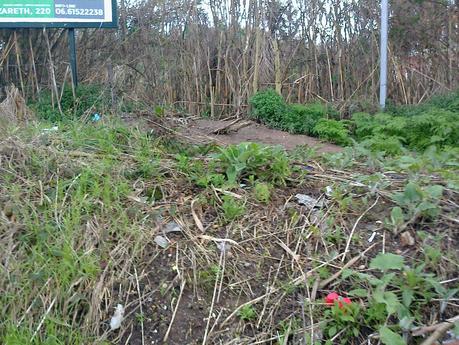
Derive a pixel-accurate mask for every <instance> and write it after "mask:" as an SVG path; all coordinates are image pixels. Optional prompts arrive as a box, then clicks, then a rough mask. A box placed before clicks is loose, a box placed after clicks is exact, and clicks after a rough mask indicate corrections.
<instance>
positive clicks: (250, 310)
mask: <svg viewBox="0 0 459 345" xmlns="http://www.w3.org/2000/svg"><path fill="white" fill-rule="evenodd" d="M238 316H239V318H240V319H241V320H242V321H253V320H255V319H256V317H257V312H256V310H255V308H254V307H253V306H252V305H245V306H243V307H242V308H241V309H240V310H239V312H238Z"/></svg>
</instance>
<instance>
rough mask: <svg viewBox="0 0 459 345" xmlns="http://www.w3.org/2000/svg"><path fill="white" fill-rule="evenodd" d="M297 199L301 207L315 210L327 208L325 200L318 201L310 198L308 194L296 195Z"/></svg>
mask: <svg viewBox="0 0 459 345" xmlns="http://www.w3.org/2000/svg"><path fill="white" fill-rule="evenodd" d="M295 198H296V199H297V202H298V203H299V204H300V205H304V206H306V207H307V208H310V209H313V208H322V207H324V206H325V203H324V202H323V200H317V199H315V198H313V197H310V196H309V195H306V194H297V195H295Z"/></svg>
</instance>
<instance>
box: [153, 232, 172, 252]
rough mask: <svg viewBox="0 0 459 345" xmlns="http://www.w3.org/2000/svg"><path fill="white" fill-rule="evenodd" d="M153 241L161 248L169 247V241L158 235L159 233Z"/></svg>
mask: <svg viewBox="0 0 459 345" xmlns="http://www.w3.org/2000/svg"><path fill="white" fill-rule="evenodd" d="M155 243H156V244H157V245H158V246H160V247H161V248H163V249H166V248H168V247H169V241H168V240H167V239H166V238H165V237H163V236H159V235H158V236H156V237H155Z"/></svg>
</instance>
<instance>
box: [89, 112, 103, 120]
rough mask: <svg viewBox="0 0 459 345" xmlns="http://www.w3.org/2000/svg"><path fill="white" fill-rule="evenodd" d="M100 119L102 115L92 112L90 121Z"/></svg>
mask: <svg viewBox="0 0 459 345" xmlns="http://www.w3.org/2000/svg"><path fill="white" fill-rule="evenodd" d="M101 119H102V116H100V114H99V113H94V114H92V116H91V121H92V122H99V121H100V120H101Z"/></svg>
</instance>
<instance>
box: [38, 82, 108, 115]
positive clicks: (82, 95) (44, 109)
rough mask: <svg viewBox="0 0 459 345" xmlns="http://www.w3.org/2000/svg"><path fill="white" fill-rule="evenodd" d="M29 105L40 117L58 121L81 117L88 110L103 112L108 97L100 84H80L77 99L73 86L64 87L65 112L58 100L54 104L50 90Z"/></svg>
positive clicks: (62, 99)
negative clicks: (57, 102)
mask: <svg viewBox="0 0 459 345" xmlns="http://www.w3.org/2000/svg"><path fill="white" fill-rule="evenodd" d="M29 105H30V107H31V108H32V109H33V110H34V111H35V112H36V114H37V116H38V117H39V118H40V119H42V120H48V121H51V122H57V121H62V120H69V119H75V118H80V117H81V116H82V115H84V114H85V112H86V111H88V110H92V111H94V112H99V113H103V112H104V110H105V109H106V108H107V106H108V97H107V95H106V92H105V91H104V89H103V88H102V87H101V86H99V85H80V86H79V87H78V88H77V90H76V99H74V98H73V92H72V88H71V87H66V88H64V91H63V92H62V98H61V108H62V113H63V114H61V113H60V112H59V108H58V106H57V104H56V102H55V104H54V106H53V102H52V97H51V93H50V92H49V91H45V92H43V93H42V94H41V96H40V98H39V99H38V100H37V101H35V102H30V103H29Z"/></svg>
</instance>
